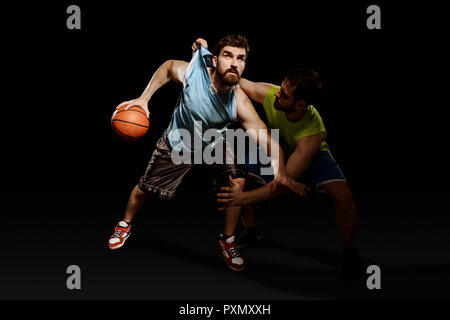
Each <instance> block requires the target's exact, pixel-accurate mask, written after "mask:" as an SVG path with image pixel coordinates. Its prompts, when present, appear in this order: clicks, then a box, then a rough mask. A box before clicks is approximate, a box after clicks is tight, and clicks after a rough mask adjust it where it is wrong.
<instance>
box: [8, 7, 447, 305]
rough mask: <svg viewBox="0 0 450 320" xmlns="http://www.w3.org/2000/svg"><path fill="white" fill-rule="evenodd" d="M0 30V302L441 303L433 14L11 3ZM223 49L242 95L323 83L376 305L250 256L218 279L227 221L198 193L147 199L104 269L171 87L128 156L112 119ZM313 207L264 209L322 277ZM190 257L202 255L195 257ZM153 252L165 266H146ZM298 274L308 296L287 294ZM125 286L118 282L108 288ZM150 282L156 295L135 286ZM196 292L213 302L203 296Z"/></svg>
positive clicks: (436, 16)
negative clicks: (77, 22) (70, 20)
mask: <svg viewBox="0 0 450 320" xmlns="http://www.w3.org/2000/svg"><path fill="white" fill-rule="evenodd" d="M70 4H77V5H79V6H80V8H81V24H82V26H81V30H68V29H67V27H66V19H67V17H68V16H69V15H68V14H67V13H66V8H67V7H68V6H69V5H70ZM370 4H378V5H379V6H380V7H381V13H382V29H381V30H369V29H368V28H367V27H366V19H367V17H368V14H367V13H366V8H367V7H368V6H369V5H370ZM2 12H3V15H4V19H3V20H2V42H3V46H2V47H3V50H2V51H3V53H4V55H5V58H4V72H2V73H3V77H4V79H6V84H5V85H3V90H2V91H3V98H4V100H3V102H4V104H3V108H2V113H3V121H2V126H1V130H2V137H3V141H2V146H3V148H2V149H3V155H2V168H3V174H2V189H1V195H2V216H3V217H4V219H5V222H4V223H5V224H4V225H3V227H4V228H6V230H5V231H6V236H5V234H3V237H4V239H3V240H4V242H3V247H4V250H5V259H2V261H3V262H2V264H0V267H1V268H2V269H3V270H2V271H1V277H2V278H1V279H2V283H3V285H2V286H0V297H2V298H3V299H41V298H44V299H47V298H48V299H60V298H61V299H72V298H85V299H91V298H94V299H108V298H113V299H115V298H119V299H126V298H139V299H141V298H144V299H169V300H170V299H190V298H192V299H208V298H213V299H231V298H232V297H235V298H237V299H241V298H242V299H259V298H261V299H302V298H305V297H308V298H367V299H370V298H388V299H394V298H410V297H412V298H429V297H431V298H433V297H434V298H436V297H437V298H442V297H446V298H448V297H449V296H448V293H447V292H446V290H445V288H446V286H448V285H449V275H448V272H446V271H445V270H448V266H449V258H448V257H449V256H448V249H449V246H448V243H450V242H449V241H448V240H449V237H448V234H447V230H448V222H449V219H448V211H449V210H448V205H447V197H448V195H449V189H448V184H447V180H448V170H447V169H446V167H447V163H448V161H447V155H446V153H447V150H446V149H447V139H446V138H447V126H448V125H447V110H446V109H447V108H448V103H447V100H446V99H444V98H443V96H444V95H445V92H446V89H447V88H446V84H447V83H448V81H447V80H446V75H447V71H448V68H447V61H446V60H447V57H448V52H446V50H445V49H444V43H445V42H446V34H447V32H446V29H445V25H444V20H443V18H444V17H443V8H441V7H440V6H439V5H437V4H430V3H428V2H427V4H425V3H423V4H411V3H409V2H404V3H397V5H396V6H394V5H393V4H388V3H384V2H374V3H372V2H364V1H363V2H359V3H356V2H350V1H348V2H342V1H341V2H336V3H331V2H330V3H329V2H322V1H315V2H309V3H303V2H301V3H295V4H294V3H290V2H285V1H278V2H276V3H274V4H270V5H269V4H262V3H260V2H245V3H244V2H236V3H215V4H214V5H212V4H211V3H208V2H196V3H195V4H193V3H190V2H189V3H182V4H178V3H172V2H165V3H164V2H163V3H156V2H146V3H145V4H143V3H140V2H139V3H138V2H136V3H134V2H129V1H128V2H122V3H119V2H117V3H109V2H106V1H105V2H95V4H94V3H92V2H87V1H77V2H74V3H72V2H70V3H69V2H61V3H55V4H50V3H33V4H30V3H27V4H25V3H21V4H16V5H8V6H6V7H4V8H3V9H2ZM237 32H239V33H242V34H244V35H246V36H247V38H248V40H249V43H250V48H251V49H250V55H249V59H248V61H247V67H246V69H245V71H244V77H247V78H249V79H251V80H254V81H264V82H271V83H275V84H279V83H280V82H281V81H282V80H283V77H284V75H285V72H286V70H288V69H290V68H294V67H298V66H310V67H313V68H315V69H316V70H317V71H318V72H319V73H320V74H321V76H322V78H323V80H324V94H323V97H322V100H321V103H320V105H318V106H317V107H318V110H319V112H320V113H321V115H322V118H323V119H324V122H325V125H326V128H327V130H328V139H327V141H328V143H329V145H330V147H331V149H332V151H333V154H334V156H335V158H336V160H337V161H338V163H339V165H340V167H341V168H342V170H343V171H344V173H345V175H346V177H347V179H348V181H349V184H350V186H351V188H352V190H353V192H354V195H355V200H356V202H357V205H358V210H359V211H358V215H359V218H358V219H359V222H360V226H361V228H360V231H359V236H360V238H359V239H360V244H361V247H362V248H363V250H362V251H363V252H362V253H363V256H364V253H365V252H364V249H365V250H366V254H365V257H366V260H367V261H368V262H369V263H370V262H373V263H378V264H379V265H381V266H382V270H383V266H385V269H386V270H388V273H387V274H388V275H387V276H386V278H385V279H386V283H387V284H386V287H385V288H384V291H383V290H381V292H378V293H376V294H373V293H372V292H368V290H367V289H364V286H365V285H364V281H362V282H361V283H362V284H363V285H362V288H361V287H358V289H354V288H350V289H349V288H348V287H345V288H344V287H342V284H341V283H339V282H335V280H334V279H335V277H337V275H335V274H334V273H333V272H330V273H329V274H328V273H326V276H325V277H324V274H321V273H320V272H317V273H316V271H314V267H312V268H311V269H308V270H303V271H302V268H301V267H298V265H297V267H295V266H292V269H291V267H285V264H284V263H283V261H284V260H281V261H277V262H275V263H274V264H273V265H272V264H270V263H269V262H268V261H267V260H266V257H265V256H264V253H260V252H257V253H255V252H251V253H249V255H250V254H255V255H256V256H255V257H258V258H255V259H256V260H258V259H260V264H259V265H260V267H254V270H257V271H253V273H251V272H252V271H249V273H247V274H246V275H244V276H241V275H239V276H235V275H234V274H230V273H229V272H226V271H227V270H224V268H225V267H224V266H223V265H221V264H220V262H216V261H215V260H218V259H217V258H216V257H215V256H214V245H215V242H214V239H215V237H216V235H217V234H218V233H219V232H220V231H221V228H222V223H223V216H221V215H218V214H216V213H215V207H214V196H213V195H212V194H211V193H210V192H209V191H208V188H207V187H205V185H204V184H203V183H202V182H201V181H202V180H201V179H196V178H194V179H191V181H189V182H188V183H187V186H188V187H187V188H186V189H187V190H186V192H185V193H184V194H183V195H181V200H176V201H174V202H171V203H167V202H164V201H161V200H156V199H154V200H152V202H151V203H149V204H148V205H146V206H145V207H144V208H143V210H142V211H144V212H145V213H140V214H138V216H137V218H136V223H135V227H134V228H135V233H136V236H135V240H132V239H133V238H130V239H131V240H130V243H129V245H130V247H131V248H130V249H131V250H130V251H125V250H127V249H125V248H126V247H124V249H122V250H124V251H125V253H124V252H122V251H121V252H118V253H117V254H116V255H113V254H111V253H110V252H108V251H107V248H106V241H107V239H108V237H109V234H110V233H111V232H112V227H113V226H114V224H115V223H116V221H117V220H118V219H120V218H121V215H122V212H123V209H124V206H125V204H126V201H127V198H128V195H129V192H130V191H131V189H132V187H133V186H134V185H135V184H136V183H137V181H138V179H139V177H140V175H141V174H142V173H143V171H144V169H145V167H146V165H147V161H148V160H149V159H150V155H151V152H152V151H153V147H154V144H155V142H156V140H157V139H158V138H159V135H160V134H161V133H162V131H163V130H164V129H165V128H166V126H167V124H168V122H169V120H170V116H171V113H172V110H173V107H174V105H175V102H176V100H177V98H178V95H179V92H180V86H179V85H177V84H175V83H169V84H167V85H166V86H164V87H163V88H161V89H160V90H159V91H158V92H157V93H156V94H155V95H154V97H153V98H152V101H151V102H150V105H149V107H150V112H151V118H150V124H151V128H150V130H149V133H148V134H147V136H146V137H145V138H144V139H143V140H141V141H138V142H136V143H127V142H123V141H120V140H118V139H117V137H116V136H114V134H113V133H112V131H111V128H110V117H111V114H112V112H113V111H114V109H115V106H116V105H117V104H119V103H120V102H122V101H124V100H128V99H132V98H136V97H138V96H139V95H140V94H141V93H142V91H143V90H144V89H145V87H146V85H147V83H148V81H149V80H150V78H151V76H152V74H153V72H154V71H155V70H156V69H157V68H158V67H159V66H160V65H161V64H162V63H163V62H164V61H166V60H168V59H180V60H189V59H190V57H191V49H190V46H191V44H192V42H193V41H194V40H195V39H196V38H198V37H203V38H205V39H207V40H208V41H209V43H210V46H212V44H213V43H215V42H216V41H217V40H218V39H219V38H220V37H222V36H223V35H225V34H227V33H237ZM255 107H258V105H257V104H256V103H255ZM199 181H200V182H199ZM198 191H201V192H198ZM208 192H209V193H208ZM327 205H328V204H327V203H326V200H325V199H322V198H318V199H316V198H314V197H313V199H311V200H307V201H301V202H298V201H295V199H292V198H289V197H287V198H283V199H281V200H278V201H273V202H271V203H269V204H268V205H267V206H265V208H264V210H263V209H261V212H262V213H261V224H262V226H263V229H265V232H266V234H267V238H268V240H269V249H273V250H274V252H279V251H280V250H278V251H277V249H280V248H284V249H286V250H285V252H291V253H293V254H295V255H296V256H297V258H298V257H299V256H300V257H309V258H312V259H313V260H314V259H315V260H316V261H319V262H326V264H328V265H331V266H334V265H335V262H336V259H337V257H338V252H339V241H338V239H339V237H338V233H337V230H336V229H335V226H334V221H333V216H332V214H330V213H325V212H328V211H327V210H329V208H328V207H327ZM280 206H281V207H282V208H284V209H285V210H282V211H283V212H279V211H280V210H279V209H278V208H280ZM271 210H273V211H275V210H277V212H278V215H277V216H276V218H274V215H273V212H272V213H271ZM155 212H156V214H154V213H155ZM299 212H303V214H302V215H301V214H300V213H299ZM151 213H153V214H152V215H151ZM274 219H275V220H274ZM139 225H140V226H139ZM138 226H139V227H138ZM270 226H272V229H271V228H270ZM205 237H206V239H205ZM283 237H284V238H283ZM283 240H285V242H283ZM131 241H134V242H131ZM271 241H272V242H271ZM285 243H288V244H289V245H288V246H287V247H286V245H285ZM270 244H272V247H270ZM203 245H204V247H205V252H208V254H206V255H205V254H203V251H201V250H200V251H197V248H199V247H201V246H203ZM290 245H292V246H293V247H289V246H290ZM155 251H156V252H157V255H158V254H160V255H161V257H160V256H157V257H156V258H155V257H153V256H151V254H150V253H149V252H155ZM200 252H201V253H200ZM133 253H134V254H133ZM209 255H211V257H209ZM275 255H276V253H275ZM117 257H118V260H117V259H116V258H117ZM167 257H169V258H170V259H172V258H173V257H175V261H171V260H170V259H168V260H167V261H166V260H164V259H165V258H167ZM158 259H161V260H158ZM280 259H288V260H289V258H286V257H280ZM155 260H157V261H158V262H157V263H156V264H155ZM179 260H181V261H183V263H184V262H187V263H188V265H194V266H195V267H199V266H200V268H202V267H205V268H206V269H208V270H207V273H208V272H209V273H211V275H206V276H205V274H204V273H203V271H201V270H197V269H195V268H194V269H193V270H191V269H189V266H183V263H181V265H180V262H179ZM265 260H266V261H265ZM293 260H295V259H293ZM250 261H251V259H250ZM264 261H265V262H264ZM269 261H271V262H273V261H272V260H270V259H269ZM374 261H375V262H374ZM285 262H286V261H285ZM265 263H267V264H265ZM286 263H287V264H289V262H286ZM70 264H79V265H80V266H81V267H82V269H83V267H84V268H85V270H86V271H85V272H86V274H87V275H86V278H83V279H84V281H85V282H84V285H85V286H84V288H85V289H84V290H82V291H81V293H80V292H77V293H74V292H71V291H69V290H67V289H66V288H65V278H66V274H65V268H66V267H67V266H68V265H70ZM255 264H256V263H255ZM177 265H178V267H177ZM300 265H301V263H300ZM106 266H109V267H111V268H112V269H107V267H106ZM96 268H97V269H96ZM102 268H103V269H102ZM105 268H106V269H107V271H105ZM285 268H288V269H285ZM83 270H84V269H83ZM90 270H92V271H90ZM102 270H103V271H102ZM190 271H192V272H190ZM89 272H91V273H90V274H91V275H93V274H95V275H96V276H95V279H93V278H94V276H91V278H89ZM216 273H217V274H216ZM302 273H303V274H304V275H308V276H307V277H306V278H305V279H309V280H305V279H302V280H301V281H300V280H298V281H299V282H298V283H297V282H296V281H294V280H292V279H298V278H297V277H298V276H299V275H301V274H302ZM102 274H103V275H104V276H103V277H102V276H99V275H102ZM124 274H126V277H125V278H126V279H127V280H123V281H119V283H118V284H117V283H116V281H117V280H118V279H119V278H120V277H121V275H124ZM149 274H151V275H153V276H155V274H158V277H157V279H159V280H158V281H160V282H158V281H157V280H155V279H154V278H152V279H151V280H149V279H145V276H146V275H147V276H148V275H149ZM279 274H285V277H281V278H279V277H278V276H277V275H279ZM221 277H225V279H228V280H224V279H221ZM242 277H243V278H242ZM167 279H172V280H170V285H168V284H167V281H169V280H167ZM242 279H244V282H247V281H250V282H252V284H244V285H242V286H239V288H241V289H242V287H244V289H242V290H243V291H242V292H241V293H240V294H237V295H235V293H236V290H237V289H236V288H237V284H236V287H235V286H234V282H236V283H238V282H239V281H240V280H242ZM324 279H325V280H324ZM89 281H90V282H89ZM146 281H149V282H151V281H156V282H157V283H159V285H156V284H155V283H154V282H152V284H153V285H154V287H155V289H154V290H153V289H151V287H152V285H147V284H148V283H147V282H146ZM210 281H212V282H214V283H216V284H217V286H214V288H212V287H211V288H210V287H209V285H208V283H209V282H210ZM292 281H294V282H292ZM305 281H306V282H305ZM191 282H192V283H196V284H197V285H192V284H191ZM255 283H257V284H258V285H260V284H261V285H262V286H264V288H266V290H267V292H266V291H263V293H261V291H258V290H260V289H259V288H258V285H255V286H254V287H253V284H255ZM289 283H291V284H292V286H293V287H294V288H292V287H290V285H289ZM114 285H116V286H118V287H119V290H118V291H117V292H116V291H114V290H112V288H114ZM121 286H123V289H120V288H122V287H121ZM221 286H222V287H221ZM246 286H247V287H246ZM164 288H165V289H164ZM206 288H209V289H206ZM245 288H247V289H245ZM414 288H415V289H414ZM208 290H210V291H208ZM124 291H126V294H125V293H124ZM257 292H259V294H257Z"/></svg>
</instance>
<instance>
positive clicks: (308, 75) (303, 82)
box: [286, 67, 322, 105]
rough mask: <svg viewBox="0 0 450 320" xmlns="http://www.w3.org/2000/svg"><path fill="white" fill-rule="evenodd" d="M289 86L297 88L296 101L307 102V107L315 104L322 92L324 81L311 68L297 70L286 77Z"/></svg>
mask: <svg viewBox="0 0 450 320" xmlns="http://www.w3.org/2000/svg"><path fill="white" fill-rule="evenodd" d="M286 78H287V80H288V81H289V84H290V85H292V86H295V90H294V100H295V101H297V100H305V102H306V105H310V104H315V103H317V101H318V98H319V96H320V93H321V92H322V80H321V79H320V76H319V74H318V73H317V72H316V71H315V70H313V69H311V68H306V67H302V68H296V69H291V70H289V71H288V73H287V75H286Z"/></svg>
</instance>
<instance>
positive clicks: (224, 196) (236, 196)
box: [217, 176, 244, 211]
mask: <svg viewBox="0 0 450 320" xmlns="http://www.w3.org/2000/svg"><path fill="white" fill-rule="evenodd" d="M228 182H229V184H230V187H222V188H220V190H222V191H225V193H218V194H217V202H218V203H221V204H222V205H223V207H220V208H219V211H223V210H226V208H227V207H240V206H242V205H243V200H244V192H243V191H242V188H241V186H240V185H239V184H238V183H236V182H235V181H234V180H233V178H231V176H228Z"/></svg>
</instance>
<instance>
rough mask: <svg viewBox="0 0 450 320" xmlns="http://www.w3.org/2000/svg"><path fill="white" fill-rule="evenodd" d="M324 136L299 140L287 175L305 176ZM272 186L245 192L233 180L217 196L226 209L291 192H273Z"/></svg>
mask: <svg viewBox="0 0 450 320" xmlns="http://www.w3.org/2000/svg"><path fill="white" fill-rule="evenodd" d="M322 136H323V134H322V133H318V134H315V135H311V136H306V137H303V138H301V139H299V140H298V142H297V146H296V149H295V151H294V152H293V153H292V154H291V156H290V157H289V159H288V161H287V164H286V170H287V173H288V175H289V176H290V177H291V178H293V179H295V180H298V179H299V178H300V177H301V176H302V175H303V173H304V172H305V170H306V168H307V167H308V166H309V165H310V163H311V161H312V159H313V158H314V156H315V155H316V153H317V152H318V151H319V150H320V144H321V142H322ZM272 184H273V182H270V183H268V184H266V185H264V186H262V187H260V188H257V189H254V190H251V191H245V192H243V191H241V190H240V189H237V188H235V187H234V183H233V181H232V179H231V181H230V185H231V187H223V188H222V189H221V190H222V191H223V192H222V193H219V194H218V195H217V196H218V200H217V201H218V202H219V203H222V205H223V206H225V207H226V206H236V205H239V206H242V205H249V204H255V203H258V202H262V201H265V200H269V199H273V198H275V197H278V196H280V195H283V194H286V193H288V192H289V190H288V189H287V188H278V189H277V190H275V191H272V190H273V186H272ZM303 187H304V189H306V190H309V188H308V187H307V186H304V185H303ZM221 210H223V208H221Z"/></svg>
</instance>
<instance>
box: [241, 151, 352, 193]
mask: <svg viewBox="0 0 450 320" xmlns="http://www.w3.org/2000/svg"><path fill="white" fill-rule="evenodd" d="M248 162H249V161H248V157H247V158H246V161H245V165H244V166H245V169H246V171H247V175H248V180H250V183H249V184H250V186H253V188H254V187H258V185H259V186H260V185H263V184H265V183H268V182H270V181H272V180H273V169H272V168H271V166H270V163H269V164H267V165H263V164H261V162H260V161H259V159H258V162H257V163H256V164H250V163H248ZM263 168H264V169H265V170H267V169H272V170H271V172H272V174H261V169H263ZM299 181H300V182H301V183H303V184H305V185H307V186H308V187H310V188H311V189H314V190H315V191H317V192H321V191H320V186H322V185H324V184H326V183H328V182H332V181H347V180H346V179H345V176H344V174H343V173H342V171H341V169H340V168H339V166H338V164H337V163H336V161H335V160H334V158H333V156H332V154H331V152H330V151H319V152H318V153H317V154H316V155H315V156H314V158H313V160H312V161H311V163H310V164H309V166H308V168H307V169H306V170H305V172H304V173H303V175H302V176H301V177H300V179H299ZM250 189H252V188H250Z"/></svg>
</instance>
